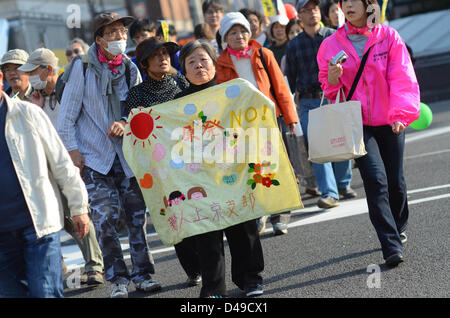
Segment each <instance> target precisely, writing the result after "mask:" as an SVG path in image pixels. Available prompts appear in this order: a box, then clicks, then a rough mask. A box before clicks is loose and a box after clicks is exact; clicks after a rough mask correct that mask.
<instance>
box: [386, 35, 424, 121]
mask: <svg viewBox="0 0 450 318" xmlns="http://www.w3.org/2000/svg"><path fill="white" fill-rule="evenodd" d="M391 36H392V37H393V39H392V42H391V44H390V48H389V64H388V69H387V81H388V84H389V91H390V95H389V123H390V124H391V125H392V123H394V122H396V121H399V122H401V123H403V124H404V125H406V126H407V125H409V124H410V123H412V122H413V121H415V120H416V119H417V118H419V115H420V91H419V84H418V82H417V78H416V73H415V72H414V68H413V65H412V62H411V58H410V55H409V52H408V50H407V48H406V45H405V43H404V42H403V40H402V39H401V37H400V35H399V34H398V33H397V31H395V30H394V31H393V34H392V35H391Z"/></svg>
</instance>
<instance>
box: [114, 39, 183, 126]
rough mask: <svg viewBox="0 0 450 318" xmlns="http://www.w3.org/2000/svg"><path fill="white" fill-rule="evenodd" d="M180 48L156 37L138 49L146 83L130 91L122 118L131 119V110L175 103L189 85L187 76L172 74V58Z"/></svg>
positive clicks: (141, 44) (173, 43) (137, 55)
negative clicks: (175, 99) (176, 96)
mask: <svg viewBox="0 0 450 318" xmlns="http://www.w3.org/2000/svg"><path fill="white" fill-rule="evenodd" d="M178 49H179V46H178V44H177V43H175V42H164V41H160V40H158V38H156V37H152V38H149V39H146V40H144V41H142V42H141V43H140V44H139V45H138V46H137V48H136V58H137V61H138V63H139V64H140V67H141V68H142V70H143V72H144V73H145V75H147V76H146V78H145V80H144V81H143V82H142V83H141V84H139V85H137V86H135V87H133V88H131V89H130V91H129V92H128V96H127V99H126V102H125V107H124V109H122V117H124V118H128V115H129V114H130V111H131V109H133V108H137V107H149V106H152V105H157V104H162V103H165V102H167V101H169V100H172V99H173V98H174V96H175V95H176V94H178V93H179V92H181V91H182V90H183V89H185V88H186V87H187V86H188V85H189V83H188V82H187V81H186V79H185V78H184V76H183V75H180V74H177V75H171V74H169V73H170V68H171V64H170V56H171V55H173V54H174V53H175V52H176V51H177V50H178Z"/></svg>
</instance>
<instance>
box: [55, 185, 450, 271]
mask: <svg viewBox="0 0 450 318" xmlns="http://www.w3.org/2000/svg"><path fill="white" fill-rule="evenodd" d="M449 187H450V184H444V185H439V186H433V187H427V188H421V189H415V190H411V191H408V195H410V194H414V193H421V192H425V191H434V190H438V189H445V188H449ZM446 198H450V193H445V194H441V195H436V196H432V197H426V198H422V199H416V200H410V201H409V202H408V204H409V205H410V206H411V205H415V204H419V203H423V202H429V201H434V200H441V199H446ZM340 203H341V204H340V205H339V206H338V207H335V208H332V209H329V210H325V209H321V208H319V207H317V206H312V207H307V208H304V209H301V210H295V211H292V213H293V214H302V215H309V214H310V215H311V216H309V217H307V218H304V219H302V220H298V221H294V222H291V223H289V225H288V228H294V227H298V226H303V225H308V224H314V223H319V222H325V221H331V220H336V219H341V218H345V217H350V216H355V215H360V214H364V213H368V211H369V209H368V207H367V201H366V199H365V198H363V199H357V200H350V201H341V202H340ZM272 231H273V230H272V228H271V227H269V228H268V229H266V231H265V232H264V233H270V232H272ZM155 235H157V234H156V233H149V234H147V237H151V236H155ZM121 240H126V238H122V239H121ZM121 246H122V249H123V250H127V249H129V248H130V246H129V244H127V243H121ZM170 251H174V248H173V246H171V247H164V248H158V249H154V250H152V251H151V252H152V254H153V255H156V254H160V253H166V252H170ZM62 252H63V255H64V260H65V262H66V266H67V269H68V270H69V271H70V270H74V269H75V268H79V267H82V266H83V265H84V259H83V256H82V254H81V252H80V250H79V248H78V246H77V245H70V246H63V247H62ZM124 259H130V255H129V253H124Z"/></svg>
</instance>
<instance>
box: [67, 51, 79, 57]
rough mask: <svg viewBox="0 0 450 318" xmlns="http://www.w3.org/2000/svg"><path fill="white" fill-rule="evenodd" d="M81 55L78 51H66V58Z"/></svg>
mask: <svg viewBox="0 0 450 318" xmlns="http://www.w3.org/2000/svg"><path fill="white" fill-rule="evenodd" d="M80 53H81V50H80V49H73V50H66V56H72V55H73V54H75V55H78V54H80Z"/></svg>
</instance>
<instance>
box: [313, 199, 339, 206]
mask: <svg viewBox="0 0 450 318" xmlns="http://www.w3.org/2000/svg"><path fill="white" fill-rule="evenodd" d="M317 206H318V207H319V208H321V209H330V208H334V207H337V206H339V201H338V200H336V199H335V198H333V197H326V198H320V199H319V201H317Z"/></svg>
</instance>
